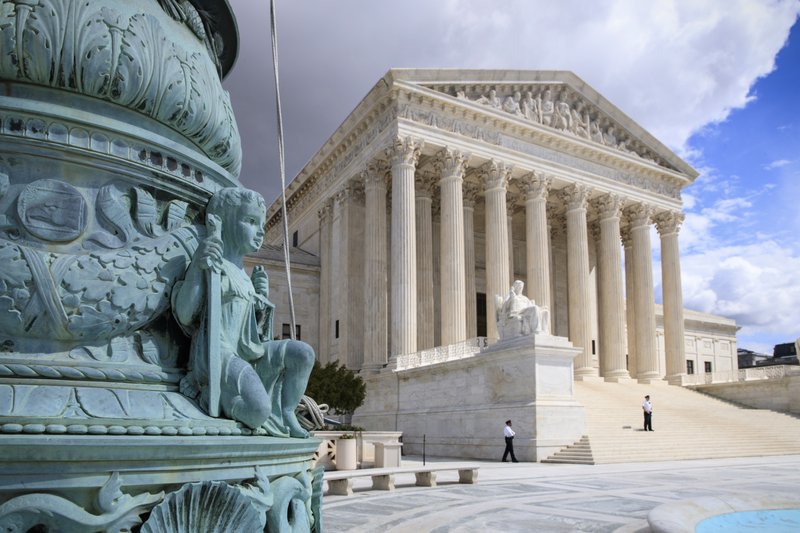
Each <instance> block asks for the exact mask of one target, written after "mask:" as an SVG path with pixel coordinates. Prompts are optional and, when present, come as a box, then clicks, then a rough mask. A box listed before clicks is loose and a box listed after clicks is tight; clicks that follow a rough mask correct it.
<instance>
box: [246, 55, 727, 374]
mask: <svg viewBox="0 0 800 533" xmlns="http://www.w3.org/2000/svg"><path fill="white" fill-rule="evenodd" d="M696 176H697V172H696V171H695V170H694V169H693V168H692V167H690V166H689V165H688V164H687V163H686V162H685V161H683V160H682V159H680V158H679V157H678V156H676V155H675V154H674V153H673V152H672V151H670V150H669V149H668V148H666V147H665V146H664V145H663V144H661V143H660V142H659V141H658V140H657V139H655V138H654V137H653V136H652V135H650V134H649V133H648V132H647V131H645V130H644V129H643V128H642V127H641V126H639V125H637V124H636V123H635V122H634V121H633V120H631V119H630V118H629V117H627V116H626V115H625V114H624V113H623V112H622V111H620V110H619V109H618V108H616V107H615V106H614V105H613V104H612V103H611V102H609V101H608V100H606V99H605V98H604V97H603V96H602V95H600V94H599V93H597V92H596V91H595V90H594V89H592V88H591V87H590V86H588V85H587V84H586V83H585V82H584V81H582V80H581V79H580V78H578V77H577V76H575V75H574V74H572V73H570V72H562V71H508V70H501V71H483V70H391V71H389V72H388V73H387V74H386V75H385V76H384V77H383V78H381V79H380V80H378V82H377V83H376V84H375V86H374V87H373V88H372V90H371V91H370V92H369V93H368V94H367V95H366V97H365V98H364V99H363V100H362V101H361V102H360V103H359V105H358V106H357V107H356V108H355V109H354V110H353V111H352V113H350V115H349V116H348V117H347V119H346V120H345V121H344V122H343V124H342V125H341V126H340V127H339V128H338V129H337V130H336V131H335V132H334V133H333V135H332V136H331V137H330V138H329V139H328V141H327V142H326V143H325V144H324V146H322V148H320V150H319V151H318V152H317V153H316V155H315V156H314V157H313V158H312V159H311V161H310V162H309V163H308V164H307V165H306V167H305V168H304V169H303V170H302V172H301V173H300V174H299V175H298V176H297V177H296V178H295V179H294V181H293V182H292V183H291V184H290V185H289V187H288V190H287V202H288V204H287V206H288V219H289V234H290V236H291V239H292V245H293V247H294V249H293V254H295V253H296V254H297V255H298V256H301V257H302V258H303V261H302V265H301V266H300V268H299V271H298V272H295V273H294V274H293V280H292V281H293V284H294V285H295V293H294V298H295V302H296V303H297V317H298V324H299V325H301V327H302V332H303V333H302V335H301V338H302V340H305V341H307V342H309V343H311V344H312V346H314V348H315V350H316V351H317V354H318V358H319V359H320V361H321V362H323V363H325V362H328V361H333V360H339V361H341V362H343V363H345V364H346V365H347V366H348V367H350V368H353V369H357V370H363V371H364V372H370V371H378V370H381V369H386V368H389V369H391V368H394V367H396V365H397V361H398V359H402V358H403V357H406V356H408V355H410V354H416V353H419V352H423V351H426V350H431V349H434V348H435V347H442V346H449V345H452V346H470V345H475V344H476V343H477V344H480V343H481V342H483V341H482V339H481V338H483V337H486V338H488V339H490V341H491V339H494V338H496V336H497V332H496V326H495V320H494V317H495V309H494V308H495V295H506V294H507V293H508V291H509V287H510V286H511V284H512V283H513V281H514V280H516V279H520V280H523V281H525V283H526V287H525V293H526V295H527V296H528V297H529V298H530V299H532V300H535V302H536V304H537V305H539V306H546V307H548V308H549V309H550V314H551V330H552V331H551V332H552V334H554V335H558V336H563V337H567V338H568V339H569V340H570V341H571V342H572V344H573V345H574V346H575V347H578V348H580V349H581V353H580V354H579V355H578V356H577V357H576V358H575V360H574V361H575V363H574V375H575V378H576V379H582V378H585V377H588V376H600V377H603V378H605V379H606V380H608V381H619V380H624V379H626V378H635V379H638V380H639V381H641V382H651V381H654V380H662V379H666V380H668V381H669V382H671V383H676V384H678V383H680V382H681V378H682V376H683V375H686V374H687V373H694V372H711V371H725V370H735V369H736V365H737V359H736V338H735V333H736V330H737V327H736V325H735V323H734V322H733V321H732V320H729V319H725V318H722V317H717V316H713V315H708V314H703V313H698V312H694V311H688V310H685V309H684V308H683V301H682V296H681V267H680V256H679V247H678V239H679V232H680V226H681V222H682V221H683V213H682V209H681V190H682V189H683V188H684V187H686V186H688V185H690V184H691V183H692V181H693V180H694V179H695V177H696ZM653 229H655V231H651V230H653ZM282 233H283V229H282V221H281V213H280V205H279V203H278V202H276V203H275V204H273V205H272V206H271V207H270V209H269V212H268V222H267V239H266V242H267V245H266V246H265V250H262V252H263V253H262V254H260V255H257V256H256V257H254V258H253V259H252V260H251V261H253V262H262V263H266V264H269V263H270V261H272V262H273V263H274V268H270V273H271V274H272V290H273V293H272V299H273V301H274V302H275V303H276V304H277V305H278V314H277V318H276V324H275V331H276V332H281V329H282V328H281V326H282V324H281V322H288V319H287V318H286V317H287V316H288V307H287V305H286V298H285V285H284V284H283V283H282V281H281V280H280V277H281V276H282V274H281V268H280V267H279V266H278V263H277V261H275V259H276V258H277V256H276V254H275V253H273V254H272V255H270V253H269V249H272V251H273V252H274V248H275V246H276V245H280V243H281V240H282ZM654 239H655V240H657V241H660V242H659V243H658V244H660V246H658V245H657V246H656V248H655V249H656V250H660V253H658V255H659V256H660V264H656V265H655V266H656V272H657V271H658V270H660V273H661V276H660V285H661V293H662V301H663V305H657V304H656V303H655V287H656V285H658V281H659V280H657V279H654V262H653V250H652V249H651V246H652V245H653V244H656V243H653V242H651V241H653V240H654ZM293 257H294V255H293ZM657 267H660V268H657ZM276 276H278V277H276ZM298 287H299V289H298ZM282 291H283V292H282ZM298 302H299V303H298ZM283 326H284V327H283V330H284V334H285V333H286V331H285V330H286V325H285V324H284V325H283Z"/></svg>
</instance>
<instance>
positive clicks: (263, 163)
mask: <svg viewBox="0 0 800 533" xmlns="http://www.w3.org/2000/svg"><path fill="white" fill-rule="evenodd" d="M231 5H232V6H233V9H234V11H235V13H236V17H237V20H238V24H239V34H240V39H241V43H240V50H239V59H238V61H237V64H236V66H235V67H234V69H233V71H232V72H231V74H230V75H229V76H228V78H227V79H226V81H225V87H226V88H227V89H228V91H230V93H231V100H232V102H233V107H234V112H235V113H236V119H237V121H238V124H239V129H240V131H241V135H242V144H243V151H244V165H243V169H242V174H241V178H240V179H241V181H242V183H243V184H244V185H245V186H247V187H252V188H254V189H257V190H259V191H261V192H262V194H264V196H265V198H266V199H267V202H268V203H270V202H271V201H272V200H273V199H274V198H275V197H276V196H277V195H278V194H279V193H280V178H279V174H278V164H277V141H276V134H275V131H276V122H275V93H274V88H273V84H274V81H273V77H272V57H271V53H272V52H271V48H270V46H271V45H270V33H269V2H268V1H253V0H231ZM421 5H423V4H422V3H421V2H404V3H402V4H398V3H394V2H366V1H353V0H350V1H336V2H304V1H293V2H290V1H284V2H281V1H279V2H278V3H277V15H278V38H279V42H278V47H279V54H280V57H279V64H280V73H279V74H280V81H281V98H282V108H283V121H284V135H285V143H286V176H287V181H290V180H291V179H292V178H293V177H294V176H295V175H296V174H297V173H298V172H299V171H300V170H301V169H302V167H303V165H304V164H305V163H306V162H307V161H308V160H309V159H310V158H311V156H312V155H313V154H314V153H315V152H316V151H317V149H319V147H320V146H322V144H323V143H324V142H325V140H326V139H327V138H328V137H329V136H330V134H331V133H333V131H334V130H335V129H336V128H337V127H338V126H339V124H341V122H342V121H343V120H344V119H345V118H346V116H347V114H348V113H349V112H350V111H352V109H353V108H354V107H355V106H356V105H357V104H358V102H359V101H360V100H361V98H363V97H364V95H366V93H367V92H368V91H369V90H370V89H371V88H372V86H373V85H374V84H375V83H376V82H377V81H378V79H379V78H380V77H381V76H383V74H385V73H386V71H387V70H389V69H390V68H392V67H410V66H416V67H420V66H428V65H433V64H436V63H435V61H437V59H436V58H437V56H441V55H442V54H441V51H438V52H437V50H435V49H431V44H430V41H431V40H432V39H431V37H430V36H431V35H436V34H437V33H438V35H440V36H441V35H442V33H441V32H442V29H441V28H440V27H437V24H436V21H437V19H438V18H439V17H429V16H423V15H424V14H425V13H427V15H430V14H431V11H432V10H431V9H430V8H427V9H426V10H421V9H419V8H420V6H421ZM398 6H400V7H402V9H398ZM423 36H427V37H425V38H422V37H423ZM433 40H435V38H434V39H433Z"/></svg>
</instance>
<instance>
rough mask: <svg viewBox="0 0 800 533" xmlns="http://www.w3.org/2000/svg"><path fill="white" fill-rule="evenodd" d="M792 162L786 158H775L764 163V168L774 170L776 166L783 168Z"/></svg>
mask: <svg viewBox="0 0 800 533" xmlns="http://www.w3.org/2000/svg"><path fill="white" fill-rule="evenodd" d="M791 163H792V162H791V161H790V160H788V159H776V160H775V161H772V162H771V163H769V164H767V165H764V170H775V169H776V168H783V167H785V166H786V165H790V164H791Z"/></svg>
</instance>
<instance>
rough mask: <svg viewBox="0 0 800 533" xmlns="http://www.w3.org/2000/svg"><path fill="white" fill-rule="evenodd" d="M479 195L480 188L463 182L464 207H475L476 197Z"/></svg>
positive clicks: (474, 184)
mask: <svg viewBox="0 0 800 533" xmlns="http://www.w3.org/2000/svg"><path fill="white" fill-rule="evenodd" d="M480 194H481V188H480V187H479V186H478V184H476V183H471V182H464V197H463V200H464V206H465V207H472V208H474V207H475V202H477V201H478V196H480Z"/></svg>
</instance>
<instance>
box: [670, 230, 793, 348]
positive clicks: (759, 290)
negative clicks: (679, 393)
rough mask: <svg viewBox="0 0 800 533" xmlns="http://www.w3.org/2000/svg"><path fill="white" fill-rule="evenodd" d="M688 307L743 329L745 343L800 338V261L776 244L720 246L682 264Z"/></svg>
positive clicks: (689, 256)
mask: <svg viewBox="0 0 800 533" xmlns="http://www.w3.org/2000/svg"><path fill="white" fill-rule="evenodd" d="M681 262H682V267H683V286H684V305H685V306H686V307H687V308H690V309H696V310H698V311H703V312H707V313H714V314H720V315H723V316H727V317H730V318H733V319H735V320H736V322H737V323H738V324H739V325H740V326H742V330H741V331H740V333H739V336H740V344H742V342H741V340H742V339H749V338H753V339H756V338H761V339H765V338H769V339H772V342H773V343H777V342H785V341H786V339H789V340H791V339H793V338H795V337H796V336H798V335H800V306H798V305H797V302H798V301H800V284H798V283H797V281H796V280H797V272H798V271H800V257H798V256H796V255H793V254H792V252H791V251H790V250H787V249H786V248H785V247H783V246H781V245H779V244H778V243H776V242H774V241H764V242H756V243H750V244H747V245H743V246H730V247H720V248H717V249H714V250H708V251H706V252H703V253H697V254H687V255H685V256H684V257H683V258H682V260H681Z"/></svg>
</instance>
